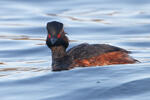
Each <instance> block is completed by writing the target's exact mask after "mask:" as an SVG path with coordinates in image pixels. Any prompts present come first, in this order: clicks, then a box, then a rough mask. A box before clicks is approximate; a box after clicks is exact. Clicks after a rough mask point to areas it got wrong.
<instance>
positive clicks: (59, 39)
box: [46, 21, 138, 71]
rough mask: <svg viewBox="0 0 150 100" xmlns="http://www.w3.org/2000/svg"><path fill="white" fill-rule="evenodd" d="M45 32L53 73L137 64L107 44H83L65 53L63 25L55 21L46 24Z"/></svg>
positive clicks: (126, 52)
mask: <svg viewBox="0 0 150 100" xmlns="http://www.w3.org/2000/svg"><path fill="white" fill-rule="evenodd" d="M47 31H48V35H47V40H46V44H47V46H48V47H49V48H50V49H51V53H52V70H53V71H61V70H69V69H72V68H74V67H91V66H103V65H112V64H133V63H136V62H138V61H137V60H136V59H133V58H132V57H130V56H129V55H128V53H130V52H129V51H127V50H125V49H122V48H119V47H115V46H111V45H108V44H88V43H83V44H80V45H78V46H75V47H73V48H71V49H69V50H68V51H66V48H67V47H68V45H69V40H68V38H67V36H66V33H65V32H64V27H63V24H62V23H60V22H57V21H52V22H48V23H47Z"/></svg>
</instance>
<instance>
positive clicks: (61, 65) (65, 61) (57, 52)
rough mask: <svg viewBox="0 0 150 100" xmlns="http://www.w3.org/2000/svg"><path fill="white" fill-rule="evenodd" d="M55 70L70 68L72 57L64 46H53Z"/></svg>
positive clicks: (53, 65) (53, 66)
mask: <svg viewBox="0 0 150 100" xmlns="http://www.w3.org/2000/svg"><path fill="white" fill-rule="evenodd" d="M51 52H52V68H53V71H58V70H67V69H70V65H71V64H72V58H71V57H70V56H68V55H67V53H66V48H65V47H64V46H54V47H51Z"/></svg>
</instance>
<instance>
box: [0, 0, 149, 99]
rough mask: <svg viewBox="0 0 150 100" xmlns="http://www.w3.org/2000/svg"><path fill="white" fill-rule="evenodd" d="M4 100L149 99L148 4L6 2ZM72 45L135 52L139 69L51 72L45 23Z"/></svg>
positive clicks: (138, 0)
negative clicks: (61, 30) (60, 27)
mask: <svg viewBox="0 0 150 100" xmlns="http://www.w3.org/2000/svg"><path fill="white" fill-rule="evenodd" d="M0 5H1V6H0V9H1V11H0V97H1V98H0V100H150V86H149V83H150V1H149V0H74V1H73V0H1V1H0ZM54 20H56V21H60V22H63V23H64V26H65V31H66V32H67V33H68V37H69V39H70V40H71V42H70V46H69V48H71V47H73V46H75V45H78V44H80V43H84V42H87V43H107V44H111V45H115V46H119V47H122V48H125V49H127V50H130V51H132V54H131V56H132V57H134V58H136V59H138V60H139V61H141V63H137V64H132V65H131V64H128V65H111V66H104V67H92V68H75V69H73V70H69V71H62V72H52V71H51V52H50V50H49V48H47V46H46V45H45V39H46V35H47V32H46V28H45V26H46V23H47V22H48V21H54Z"/></svg>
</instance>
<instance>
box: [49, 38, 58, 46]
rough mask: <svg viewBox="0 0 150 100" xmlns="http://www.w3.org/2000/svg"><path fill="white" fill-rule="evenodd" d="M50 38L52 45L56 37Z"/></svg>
mask: <svg viewBox="0 0 150 100" xmlns="http://www.w3.org/2000/svg"><path fill="white" fill-rule="evenodd" d="M50 40H51V43H52V45H54V44H55V43H56V41H57V38H55V37H53V38H51V39H50Z"/></svg>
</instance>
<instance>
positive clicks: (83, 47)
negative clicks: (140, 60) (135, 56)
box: [67, 43, 129, 59]
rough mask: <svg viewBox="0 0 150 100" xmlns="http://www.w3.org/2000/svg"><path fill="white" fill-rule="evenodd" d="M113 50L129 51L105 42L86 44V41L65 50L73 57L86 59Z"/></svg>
mask: <svg viewBox="0 0 150 100" xmlns="http://www.w3.org/2000/svg"><path fill="white" fill-rule="evenodd" d="M115 51H121V52H125V53H129V51H127V50H125V49H122V48H119V47H115V46H111V45H107V44H88V43H83V44H80V45H77V46H75V47H73V48H71V49H69V50H68V51H67V54H68V55H70V56H72V57H73V59H87V58H91V57H94V56H99V55H102V54H104V53H109V52H115Z"/></svg>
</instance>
